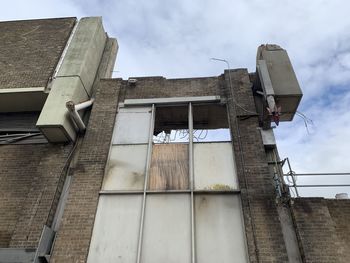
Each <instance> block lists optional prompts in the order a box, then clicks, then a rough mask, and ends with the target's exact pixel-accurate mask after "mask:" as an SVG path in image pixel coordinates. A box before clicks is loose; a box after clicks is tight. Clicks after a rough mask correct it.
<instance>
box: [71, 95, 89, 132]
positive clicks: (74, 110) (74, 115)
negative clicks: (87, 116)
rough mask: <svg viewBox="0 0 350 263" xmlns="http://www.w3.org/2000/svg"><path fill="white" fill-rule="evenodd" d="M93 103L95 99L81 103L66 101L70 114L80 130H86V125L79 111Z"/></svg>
mask: <svg viewBox="0 0 350 263" xmlns="http://www.w3.org/2000/svg"><path fill="white" fill-rule="evenodd" d="M93 103H94V99H91V100H88V101H84V102H82V103H79V104H74V102H73V101H68V102H66V107H67V109H68V111H69V116H70V117H71V119H72V121H73V122H74V123H75V124H76V125H77V127H78V131H79V132H83V131H85V130H86V126H85V124H84V122H83V120H82V119H81V117H80V115H79V113H78V111H79V110H82V109H86V108H88V107H90V106H91V105H92V104H93Z"/></svg>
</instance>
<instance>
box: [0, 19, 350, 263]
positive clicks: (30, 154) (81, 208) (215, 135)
mask: <svg viewBox="0 0 350 263" xmlns="http://www.w3.org/2000/svg"><path fill="white" fill-rule="evenodd" d="M0 32H1V33H2V36H3V40H2V41H1V42H0V48H1V49H0V54H1V57H2V58H3V59H2V61H0V72H1V73H2V74H1V77H0V144H1V145H0V160H1V161H0V162H1V170H0V193H1V195H0V211H1V213H0V262H137V263H140V262H152V263H156V262H191V263H195V262H198V263H206V262H208V263H211V262H347V261H349V260H350V252H349V251H350V249H349V244H350V239H349V236H350V235H349V233H350V232H349V231H350V229H349V224H348V218H349V216H350V201H349V199H324V198H302V197H296V198H294V197H293V194H292V192H291V191H292V189H291V188H290V187H289V185H288V184H287V182H286V180H285V177H286V175H285V174H284V173H283V170H282V166H283V165H287V164H288V161H287V160H285V161H284V160H282V159H281V158H280V157H279V154H278V150H277V145H276V140H275V138H274V133H273V127H275V126H278V124H279V122H281V121H292V120H293V117H294V115H295V113H296V111H297V108H298V105H299V103H300V100H301V97H302V92H301V89H300V87H299V84H298V81H297V78H296V75H295V73H294V70H293V67H292V64H291V62H290V60H289V57H288V54H287V52H286V51H285V50H284V49H283V48H281V47H280V46H277V45H262V46H260V47H259V48H258V52H257V54H258V55H257V71H256V72H253V73H249V72H248V71H247V70H246V69H230V68H228V69H227V70H225V71H224V72H223V73H222V74H221V75H219V76H211V77H203V78H183V79H166V78H164V77H161V76H153V77H131V78H129V79H128V80H123V79H111V73H112V69H113V66H114V63H115V59H116V54H117V51H118V44H117V41H116V39H114V38H111V37H109V36H108V35H107V33H106V32H105V31H104V28H103V23H102V19H101V18H100V17H87V18H82V19H80V20H79V21H78V20H77V19H76V18H59V19H43V20H28V21H10V22H1V23H0ZM222 61H223V62H225V60H222ZM288 176H289V178H290V179H291V180H293V178H294V177H293V174H292V173H291V174H289V175H288ZM292 186H295V182H294V184H293V183H292ZM341 197H343V198H344V197H346V196H345V195H343V196H341Z"/></svg>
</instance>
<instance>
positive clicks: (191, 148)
mask: <svg viewBox="0 0 350 263" xmlns="http://www.w3.org/2000/svg"><path fill="white" fill-rule="evenodd" d="M188 130H189V135H190V138H189V139H190V141H189V151H188V152H189V172H190V190H191V254H192V259H191V262H192V263H195V262H196V251H195V249H196V245H195V220H194V195H193V190H194V172H193V116H192V103H191V102H190V103H189V105H188Z"/></svg>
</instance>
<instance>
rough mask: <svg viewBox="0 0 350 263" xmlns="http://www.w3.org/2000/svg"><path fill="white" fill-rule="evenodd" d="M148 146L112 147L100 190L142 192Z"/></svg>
mask: <svg viewBox="0 0 350 263" xmlns="http://www.w3.org/2000/svg"><path fill="white" fill-rule="evenodd" d="M147 147H148V145H147V144H145V145H142V144H141V145H114V146H112V149H111V152H110V154H109V161H108V167H107V173H106V175H105V177H104V180H103V186H102V190H142V189H143V187H144V181H145V169H146V158H147Z"/></svg>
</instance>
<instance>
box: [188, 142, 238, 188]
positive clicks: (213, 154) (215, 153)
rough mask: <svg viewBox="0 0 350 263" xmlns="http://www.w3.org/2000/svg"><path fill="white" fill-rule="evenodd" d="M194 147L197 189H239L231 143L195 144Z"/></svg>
mask: <svg viewBox="0 0 350 263" xmlns="http://www.w3.org/2000/svg"><path fill="white" fill-rule="evenodd" d="M193 147H194V148H193V150H194V153H193V157H194V182H195V189H207V190H233V189H238V184H237V173H236V168H235V163H234V159H233V152H232V144H231V143H230V142H224V143H195V144H194V145H193Z"/></svg>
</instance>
